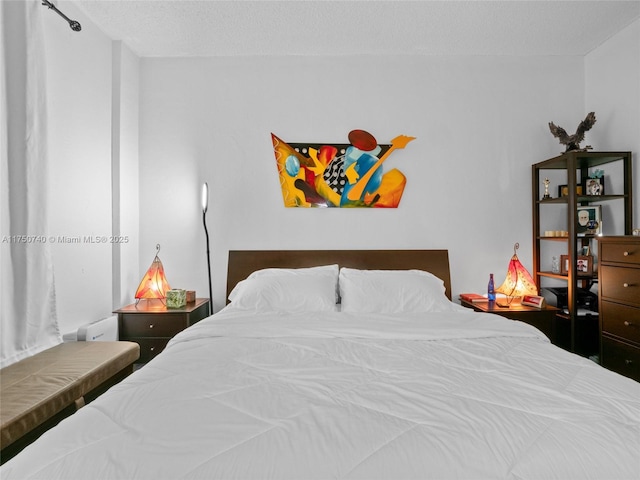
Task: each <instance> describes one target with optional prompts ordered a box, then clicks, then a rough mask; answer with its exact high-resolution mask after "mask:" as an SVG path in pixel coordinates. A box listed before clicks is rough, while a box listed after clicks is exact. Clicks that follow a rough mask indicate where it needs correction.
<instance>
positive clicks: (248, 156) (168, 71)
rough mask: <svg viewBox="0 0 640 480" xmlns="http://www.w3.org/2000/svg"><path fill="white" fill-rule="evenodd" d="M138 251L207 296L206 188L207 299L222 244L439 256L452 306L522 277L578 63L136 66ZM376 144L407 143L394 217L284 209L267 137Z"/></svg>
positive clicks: (239, 61)
mask: <svg viewBox="0 0 640 480" xmlns="http://www.w3.org/2000/svg"><path fill="white" fill-rule="evenodd" d="M140 78H141V79H140V85H141V97H140V98H141V107H140V112H141V124H140V152H141V156H140V224H141V228H140V233H141V235H140V246H141V261H142V263H144V259H145V256H146V257H149V261H150V260H151V258H152V256H153V251H154V245H155V244H156V243H161V244H162V249H163V250H162V251H163V253H162V254H161V258H162V260H163V262H164V265H165V270H166V272H167V276H168V279H169V282H170V283H171V285H172V286H173V287H176V288H195V289H196V290H197V292H198V294H199V295H200V296H206V295H207V283H206V257H205V244H204V233H203V229H202V225H201V216H200V210H199V208H200V207H199V192H200V185H201V183H202V182H204V181H207V182H209V186H210V189H211V204H212V205H211V206H210V210H209V213H208V220H209V227H210V228H209V229H210V234H211V248H212V267H213V270H214V272H213V275H214V303H215V308H216V309H218V308H220V307H221V306H222V305H224V301H225V300H224V285H225V281H226V257H227V251H228V250H229V249H259V248H264V249H279V248H285V249H286V248H297V249H306V248H363V249H366V248H448V249H449V251H450V260H451V266H452V281H453V290H454V295H455V294H457V293H459V292H460V291H483V290H484V288H486V281H487V278H488V274H489V272H494V273H495V274H496V276H497V278H498V279H499V281H500V282H501V281H502V279H503V276H504V275H505V273H506V267H507V263H508V260H509V258H510V256H511V254H512V248H513V244H514V243H515V242H519V243H520V247H521V248H520V250H519V256H520V258H521V260H522V261H523V263H524V264H525V265H526V266H527V267H530V266H531V264H532V258H531V241H532V239H531V235H532V234H531V211H532V207H531V164H532V163H534V162H537V161H540V160H544V159H546V158H549V157H551V156H555V155H557V154H558V153H560V152H561V151H562V148H561V146H560V145H559V144H558V142H557V140H556V139H554V138H553V137H552V136H551V134H550V133H549V130H548V126H547V123H548V122H549V121H550V120H554V121H556V122H558V123H560V124H572V123H576V124H577V121H578V120H579V119H581V118H582V117H583V115H584V106H583V104H584V90H583V88H582V85H583V79H584V71H583V59H582V58H581V57H571V58H567V57H545V58H536V57H533V58H516V57H415V56H399V57H370V56H356V57H335V58H326V57H287V58H284V57H282V58H246V57H243V58H213V59H211V58H194V59H143V60H142V61H141V77H140ZM354 128H362V129H365V130H368V131H369V132H371V133H372V134H373V135H374V136H376V137H377V139H378V141H379V142H380V143H385V142H388V141H390V140H391V139H392V138H393V137H395V136H396V135H399V134H407V135H412V136H415V137H417V139H416V140H415V141H414V142H412V143H410V144H409V145H408V146H407V148H406V149H405V150H402V151H397V152H394V153H393V155H392V157H391V159H390V160H389V162H388V167H387V164H385V168H393V167H397V168H399V169H400V170H402V171H403V172H404V173H405V175H406V176H407V178H408V180H407V187H406V189H405V193H404V196H403V199H402V203H401V205H400V208H398V209H389V210H378V209H375V210H364V209H313V210H307V209H285V208H284V207H283V204H282V198H281V193H280V188H279V184H278V176H277V171H276V167H275V159H274V155H273V148H272V145H271V138H270V133H271V132H273V133H275V134H276V135H277V136H279V137H280V138H281V139H283V140H284V141H289V142H305V141H309V142H323V141H327V142H345V141H347V134H348V132H349V131H350V130H352V129H354Z"/></svg>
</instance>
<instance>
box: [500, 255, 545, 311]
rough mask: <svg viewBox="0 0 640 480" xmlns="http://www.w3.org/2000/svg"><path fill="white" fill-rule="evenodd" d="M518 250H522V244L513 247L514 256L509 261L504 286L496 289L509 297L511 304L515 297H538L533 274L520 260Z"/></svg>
mask: <svg viewBox="0 0 640 480" xmlns="http://www.w3.org/2000/svg"><path fill="white" fill-rule="evenodd" d="M518 248H520V244H518V243H516V244H515V245H514V246H513V256H512V257H511V260H510V261H509V268H508V269H507V278H505V280H504V282H503V283H502V285H500V286H499V287H498V288H496V292H497V293H502V294H504V295H506V296H507V297H508V301H509V303H511V301H512V300H513V298H515V297H522V296H524V295H538V288H537V287H536V284H535V282H534V281H533V278H531V274H530V273H529V272H528V271H527V269H526V268H524V266H523V265H522V263H520V260H519V259H518V255H517V254H516V250H518Z"/></svg>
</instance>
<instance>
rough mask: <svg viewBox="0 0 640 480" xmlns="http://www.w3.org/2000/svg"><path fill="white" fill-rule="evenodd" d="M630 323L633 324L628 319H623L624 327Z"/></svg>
mask: <svg viewBox="0 0 640 480" xmlns="http://www.w3.org/2000/svg"><path fill="white" fill-rule="evenodd" d="M631 325H633V324H632V323H631V322H630V321H629V320H625V321H624V326H625V327H630V326H631Z"/></svg>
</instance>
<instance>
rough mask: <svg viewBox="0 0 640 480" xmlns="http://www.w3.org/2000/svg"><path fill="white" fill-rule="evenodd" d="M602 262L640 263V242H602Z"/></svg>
mask: <svg viewBox="0 0 640 480" xmlns="http://www.w3.org/2000/svg"><path fill="white" fill-rule="evenodd" d="M602 262H616V263H630V264H632V265H640V242H620V243H617V242H616V243H607V242H602V244H601V245H600V263H602Z"/></svg>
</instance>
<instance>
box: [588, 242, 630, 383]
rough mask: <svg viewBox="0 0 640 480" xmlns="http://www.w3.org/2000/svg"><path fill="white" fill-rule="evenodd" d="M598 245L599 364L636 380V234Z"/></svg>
mask: <svg viewBox="0 0 640 480" xmlns="http://www.w3.org/2000/svg"><path fill="white" fill-rule="evenodd" d="M598 244H599V247H598V248H599V255H600V267H599V279H598V285H599V294H600V303H599V305H600V315H599V316H600V359H601V363H602V365H603V366H604V367H606V368H608V369H610V370H614V371H616V372H618V373H620V374H622V375H625V376H627V377H630V378H633V379H635V380H638V381H640V237H631V236H624V237H601V238H599V239H598Z"/></svg>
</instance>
